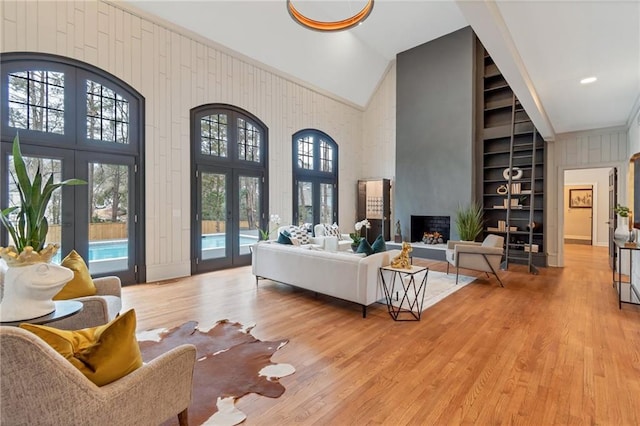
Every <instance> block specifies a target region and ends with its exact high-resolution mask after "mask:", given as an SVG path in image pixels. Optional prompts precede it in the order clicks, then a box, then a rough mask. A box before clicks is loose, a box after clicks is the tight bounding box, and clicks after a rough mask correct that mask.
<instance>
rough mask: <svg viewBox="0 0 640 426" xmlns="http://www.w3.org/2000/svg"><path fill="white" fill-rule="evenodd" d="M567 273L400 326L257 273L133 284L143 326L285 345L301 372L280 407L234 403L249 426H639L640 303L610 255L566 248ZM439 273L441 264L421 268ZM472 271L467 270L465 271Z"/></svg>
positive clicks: (516, 284) (442, 307) (450, 305)
mask: <svg viewBox="0 0 640 426" xmlns="http://www.w3.org/2000/svg"><path fill="white" fill-rule="evenodd" d="M565 256H566V263H567V265H566V267H564V268H542V269H541V270H540V274H539V275H530V274H528V273H526V270H525V269H524V268H523V267H514V268H512V270H510V271H508V272H502V273H501V277H502V278H503V281H504V283H505V288H500V287H499V285H498V284H497V282H496V281H495V278H492V279H487V278H486V277H485V276H484V275H481V276H480V277H481V278H480V279H479V280H476V282H475V283H474V284H471V285H469V286H467V287H465V288H463V289H461V290H460V291H458V292H456V293H454V294H453V295H451V296H449V297H448V298H446V299H445V300H443V301H442V302H440V303H438V304H436V305H435V306H433V307H431V308H429V309H428V310H426V311H425V312H424V313H423V316H422V321H420V322H394V321H393V320H391V318H390V317H389V315H388V313H387V311H386V308H385V306H383V305H374V306H373V307H371V308H370V309H369V314H368V316H367V318H366V319H363V318H362V317H361V314H360V312H361V310H360V307H359V306H358V305H356V304H352V303H348V302H343V301H339V300H336V299H332V298H328V297H324V296H317V297H316V296H315V295H314V294H313V293H311V292H308V291H304V290H297V289H293V288H291V287H289V286H286V285H283V284H277V283H273V282H271V281H261V282H260V284H259V286H258V287H256V285H255V279H254V277H253V275H251V269H250V267H244V268H237V269H231V270H224V271H218V272H214V273H209V274H202V275H197V276H193V277H189V278H185V279H180V280H175V281H170V282H165V283H161V284H144V285H138V286H133V287H126V288H125V289H124V291H123V293H124V296H123V297H124V304H125V308H129V307H134V308H135V309H136V313H137V315H138V329H139V330H145V329H149V328H156V327H162V326H173V325H178V324H181V323H182V322H184V321H187V320H196V321H199V322H200V323H201V324H202V325H203V326H206V325H207V324H213V323H214V322H215V321H216V320H219V319H223V318H227V319H230V320H233V321H238V322H241V323H243V324H245V325H246V324H250V323H255V324H256V327H255V329H254V330H253V334H254V335H255V336H256V337H258V338H260V339H262V340H274V339H278V338H288V339H289V343H288V344H287V345H286V346H285V347H284V348H282V349H281V350H279V351H278V352H276V354H275V355H274V356H273V357H272V360H273V361H275V362H284V363H290V364H293V365H294V366H295V368H296V373H295V374H293V375H292V376H289V377H284V378H282V379H281V380H280V381H281V383H282V384H283V385H284V386H285V388H286V391H285V393H284V394H283V395H282V396H281V397H280V398H277V399H271V398H266V397H262V396H257V395H254V394H250V395H247V396H245V397H243V398H241V399H240V400H239V401H238V402H237V404H236V406H237V407H238V408H239V409H240V410H242V411H243V412H245V413H246V414H247V416H248V418H247V420H246V422H245V424H246V425H286V424H304V425H349V424H352V425H364V424H385V425H405V424H407V425H436V424H437V425H441V424H477V425H491V424H525V425H551V424H581V425H584V424H597V425H638V424H640V307H638V306H632V305H623V307H622V310H619V309H618V304H617V295H616V292H615V290H614V289H613V288H612V286H611V271H610V270H609V268H608V264H607V249H606V248H598V247H596V248H594V247H590V246H580V245H566V246H565ZM418 262H421V263H423V264H426V265H428V266H430V267H431V268H432V269H433V270H444V269H445V268H446V265H445V264H444V263H443V262H434V261H424V260H418V261H417V262H416V263H418ZM467 273H468V272H467Z"/></svg>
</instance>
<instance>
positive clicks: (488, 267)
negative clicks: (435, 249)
mask: <svg viewBox="0 0 640 426" xmlns="http://www.w3.org/2000/svg"><path fill="white" fill-rule="evenodd" d="M503 245H504V237H501V236H498V235H493V234H490V235H487V237H486V238H485V239H484V241H482V243H478V242H472V241H448V242H447V250H446V258H447V262H448V263H447V274H448V273H449V265H452V266H455V267H456V284H458V275H459V270H460V268H463V269H472V270H475V271H482V272H486V273H487V276H489V273H492V274H493V275H495V277H496V278H497V280H498V282H499V283H500V286H501V287H504V285H503V284H502V280H501V279H500V277H499V276H498V272H497V271H498V269H500V262H501V261H502V254H503V253H504V247H503Z"/></svg>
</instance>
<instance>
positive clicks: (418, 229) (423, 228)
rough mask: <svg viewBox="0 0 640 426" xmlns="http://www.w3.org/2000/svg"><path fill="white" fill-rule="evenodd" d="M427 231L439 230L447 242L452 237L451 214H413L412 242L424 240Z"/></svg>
mask: <svg viewBox="0 0 640 426" xmlns="http://www.w3.org/2000/svg"><path fill="white" fill-rule="evenodd" d="M425 232H439V233H441V234H442V238H443V240H444V242H445V243H446V242H447V241H449V238H451V218H450V217H449V216H414V215H411V242H418V241H422V236H423V235H424V233H425Z"/></svg>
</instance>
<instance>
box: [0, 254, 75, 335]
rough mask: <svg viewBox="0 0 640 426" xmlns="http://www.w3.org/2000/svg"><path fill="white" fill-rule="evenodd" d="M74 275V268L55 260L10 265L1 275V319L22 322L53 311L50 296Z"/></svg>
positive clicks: (56, 292) (53, 305)
mask: <svg viewBox="0 0 640 426" xmlns="http://www.w3.org/2000/svg"><path fill="white" fill-rule="evenodd" d="M72 278H73V271H72V270H71V269H68V268H65V267H63V266H60V265H56V264H54V263H34V264H29V265H24V266H10V267H9V268H7V269H6V272H5V274H4V284H3V295H2V302H0V321H2V322H8V321H22V320H27V319H32V318H38V317H41V316H43V315H47V314H50V313H51V312H53V311H54V310H55V304H54V303H53V300H52V298H53V296H55V295H56V294H58V292H59V291H60V290H61V289H62V287H64V285H65V284H66V283H67V282H69V281H70V280H71V279H72Z"/></svg>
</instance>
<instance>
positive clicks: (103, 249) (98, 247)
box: [89, 234, 257, 262]
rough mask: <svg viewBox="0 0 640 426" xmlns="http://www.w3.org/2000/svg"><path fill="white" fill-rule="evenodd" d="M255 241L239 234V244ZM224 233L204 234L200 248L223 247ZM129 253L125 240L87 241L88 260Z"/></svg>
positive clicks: (110, 257) (255, 239) (112, 257)
mask: <svg viewBox="0 0 640 426" xmlns="http://www.w3.org/2000/svg"><path fill="white" fill-rule="evenodd" d="M256 241H257V237H251V236H247V235H240V245H241V246H246V245H250V244H253V243H255V242H256ZM225 245H226V244H225V234H212V235H204V236H203V237H202V250H208V249H216V248H224V247H225ZM128 255H129V248H128V246H127V240H112V241H92V242H90V243H89V262H92V261H97V260H110V259H122V258H126V257H128Z"/></svg>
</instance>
